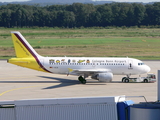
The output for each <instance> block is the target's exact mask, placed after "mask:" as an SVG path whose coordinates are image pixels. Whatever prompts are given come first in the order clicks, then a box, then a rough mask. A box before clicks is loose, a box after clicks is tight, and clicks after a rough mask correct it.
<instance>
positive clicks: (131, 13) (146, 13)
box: [0, 2, 160, 28]
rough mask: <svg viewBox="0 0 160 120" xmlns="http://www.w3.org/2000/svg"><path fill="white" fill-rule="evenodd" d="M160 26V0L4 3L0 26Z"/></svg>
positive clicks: (0, 12) (1, 9) (0, 15)
mask: <svg viewBox="0 0 160 120" xmlns="http://www.w3.org/2000/svg"><path fill="white" fill-rule="evenodd" d="M156 25H160V2H156V3H154V4H146V5H143V4H140V3H110V4H103V5H93V4H83V3H73V4H71V5H51V6H43V7H42V6H39V5H20V4H7V5H3V6H0V27H8V28H11V27H34V26H37V27H44V26H46V27H64V28H74V27H93V26H95V27H106V26H126V27H130V26H156Z"/></svg>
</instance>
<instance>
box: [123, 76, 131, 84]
mask: <svg viewBox="0 0 160 120" xmlns="http://www.w3.org/2000/svg"><path fill="white" fill-rule="evenodd" d="M129 77H130V76H129V75H127V77H123V78H122V82H125V83H128V82H129Z"/></svg>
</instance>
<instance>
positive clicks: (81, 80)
mask: <svg viewBox="0 0 160 120" xmlns="http://www.w3.org/2000/svg"><path fill="white" fill-rule="evenodd" d="M78 80H79V81H80V82H81V83H82V84H86V80H85V78H83V77H82V76H79V77H78Z"/></svg>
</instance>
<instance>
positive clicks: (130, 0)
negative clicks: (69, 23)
mask: <svg viewBox="0 0 160 120" xmlns="http://www.w3.org/2000/svg"><path fill="white" fill-rule="evenodd" d="M15 1H29V0H0V2H15ZM93 1H105V0H93ZM106 1H116V2H144V3H148V2H155V1H156V2H160V0H106Z"/></svg>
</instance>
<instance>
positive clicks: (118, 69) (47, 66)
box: [8, 31, 150, 84]
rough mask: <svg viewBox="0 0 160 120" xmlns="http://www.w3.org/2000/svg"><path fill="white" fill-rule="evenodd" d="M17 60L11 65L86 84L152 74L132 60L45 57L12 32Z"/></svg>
mask: <svg viewBox="0 0 160 120" xmlns="http://www.w3.org/2000/svg"><path fill="white" fill-rule="evenodd" d="M11 35H12V40H13V43H14V48H15V52H16V58H11V59H9V60H8V62H9V63H12V64H16V65H18V66H22V67H27V68H30V69H34V70H38V71H43V72H49V73H53V74H66V75H77V76H79V77H78V80H79V81H80V82H81V83H82V84H85V83H86V79H85V78H87V77H89V76H91V78H92V79H96V80H98V81H100V82H111V80H112V78H113V75H126V76H127V77H123V78H122V80H128V78H129V77H130V76H131V75H140V74H144V73H147V72H149V71H150V67H149V66H147V65H145V64H144V63H143V62H142V61H140V60H137V59H132V58H128V57H126V58H115V57H43V56H40V55H39V54H38V53H37V52H36V51H35V50H34V49H33V48H32V46H31V45H30V44H29V43H28V42H27V40H26V39H25V38H24V37H23V36H22V34H21V33H20V32H18V31H13V32H11Z"/></svg>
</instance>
